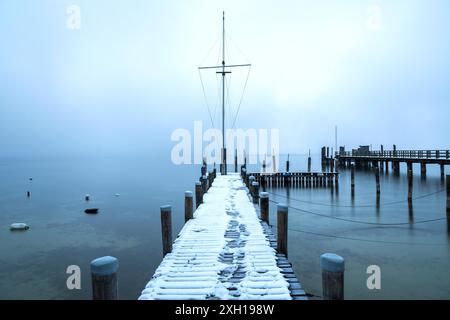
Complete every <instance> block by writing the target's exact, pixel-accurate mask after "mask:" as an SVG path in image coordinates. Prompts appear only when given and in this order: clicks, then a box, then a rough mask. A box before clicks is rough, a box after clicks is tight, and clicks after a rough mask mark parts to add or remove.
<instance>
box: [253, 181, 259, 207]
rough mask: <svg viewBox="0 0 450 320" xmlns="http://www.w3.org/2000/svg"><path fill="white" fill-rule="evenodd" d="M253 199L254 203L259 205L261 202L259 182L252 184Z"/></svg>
mask: <svg viewBox="0 0 450 320" xmlns="http://www.w3.org/2000/svg"><path fill="white" fill-rule="evenodd" d="M252 191H253V193H252V199H253V203H258V200H259V182H257V181H253V182H252Z"/></svg>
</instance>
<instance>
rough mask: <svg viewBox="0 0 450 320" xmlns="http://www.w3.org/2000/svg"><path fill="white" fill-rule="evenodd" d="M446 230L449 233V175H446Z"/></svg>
mask: <svg viewBox="0 0 450 320" xmlns="http://www.w3.org/2000/svg"><path fill="white" fill-rule="evenodd" d="M446 180H447V182H446V184H447V230H448V231H449V232H450V175H447V178H446Z"/></svg>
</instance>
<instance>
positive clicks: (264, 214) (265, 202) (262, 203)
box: [259, 192, 269, 224]
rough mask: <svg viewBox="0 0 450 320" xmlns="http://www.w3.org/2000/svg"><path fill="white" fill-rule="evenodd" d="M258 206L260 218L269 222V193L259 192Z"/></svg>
mask: <svg viewBox="0 0 450 320" xmlns="http://www.w3.org/2000/svg"><path fill="white" fill-rule="evenodd" d="M259 207H260V209H261V220H262V221H265V222H267V224H269V193H268V192H261V193H260V195H259Z"/></svg>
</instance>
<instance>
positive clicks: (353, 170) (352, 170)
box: [350, 163, 355, 198]
mask: <svg viewBox="0 0 450 320" xmlns="http://www.w3.org/2000/svg"><path fill="white" fill-rule="evenodd" d="M350 169H351V188H352V198H353V197H354V196H355V165H354V164H353V163H352V164H351V167H350Z"/></svg>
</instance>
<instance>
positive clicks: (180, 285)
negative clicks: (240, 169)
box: [139, 173, 307, 300]
mask: <svg viewBox="0 0 450 320" xmlns="http://www.w3.org/2000/svg"><path fill="white" fill-rule="evenodd" d="M214 176H215V174H214ZM211 180H212V179H211ZM212 181H213V182H212V184H211V185H208V187H207V192H206V193H205V194H204V195H203V197H202V203H201V204H200V205H199V206H198V208H197V209H196V210H195V212H194V214H193V219H189V220H188V221H187V223H186V224H185V225H184V227H183V228H182V230H181V232H180V233H179V235H178V237H177V239H176V240H175V241H174V243H173V246H172V249H171V252H169V253H167V254H166V255H165V257H164V259H163V261H162V262H161V264H160V266H159V267H158V268H157V269H156V271H155V274H154V275H153V277H152V279H151V280H150V281H149V282H148V284H147V285H146V287H145V289H144V290H143V291H142V294H141V296H140V298H139V299H140V300H147V299H151V300H153V299H171V300H172V299H230V300H239V299H294V300H304V299H307V298H306V294H305V291H304V290H303V289H302V287H301V285H300V283H299V281H298V279H297V277H296V276H295V274H294V271H293V269H292V265H291V264H290V263H289V262H288V260H287V258H286V255H285V254H283V253H280V252H277V239H276V237H275V235H274V234H273V232H272V228H271V227H270V226H269V225H268V224H267V222H265V221H262V220H261V219H260V218H259V217H258V211H259V209H258V208H259V207H258V205H255V204H254V203H252V201H251V199H250V197H249V194H248V189H247V187H246V186H245V184H244V182H243V180H242V179H241V177H240V175H239V174H237V173H236V174H228V175H223V176H222V175H217V177H215V179H214V180H212ZM190 196H192V194H191V195H190ZM166 209H167V208H164V210H166ZM286 227H287V226H286ZM286 239H287V234H286Z"/></svg>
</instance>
